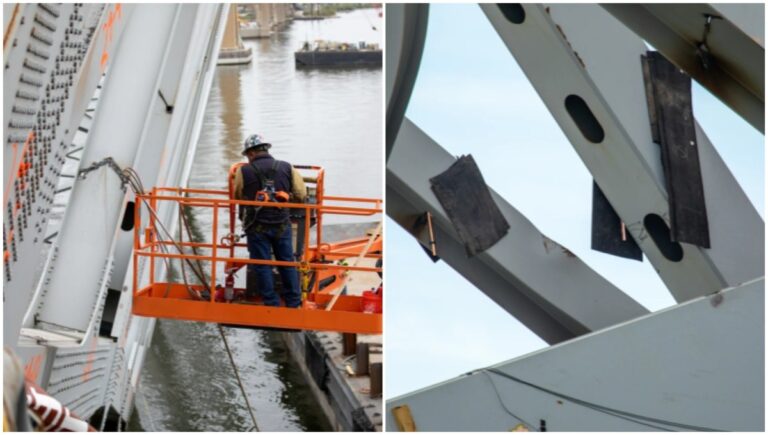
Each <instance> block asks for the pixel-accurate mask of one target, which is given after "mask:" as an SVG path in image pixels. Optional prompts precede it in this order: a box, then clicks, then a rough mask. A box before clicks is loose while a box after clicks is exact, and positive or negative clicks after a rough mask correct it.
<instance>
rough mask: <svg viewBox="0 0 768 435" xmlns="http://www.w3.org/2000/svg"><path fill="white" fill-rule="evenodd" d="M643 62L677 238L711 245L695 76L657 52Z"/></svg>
mask: <svg viewBox="0 0 768 435" xmlns="http://www.w3.org/2000/svg"><path fill="white" fill-rule="evenodd" d="M642 63H643V77H644V79H645V91H646V97H647V99H648V115H649V118H650V121H651V135H652V137H653V141H654V142H655V143H657V144H659V145H661V161H662V168H663V169H664V178H665V181H666V184H667V192H668V194H669V197H668V200H669V217H670V222H671V230H672V231H671V234H672V240H674V241H676V242H685V243H690V244H693V245H697V246H701V247H702V248H709V247H710V243H709V225H708V221H707V208H706V204H705V201H704V186H703V183H702V180H701V165H700V163H699V149H698V146H697V144H696V127H695V126H694V119H693V103H692V97H691V78H690V76H689V75H688V74H686V73H685V72H683V71H681V70H680V69H679V68H677V67H676V66H675V65H673V64H672V63H671V62H670V61H668V60H667V59H666V58H665V57H664V56H662V55H661V53H659V52H656V51H649V52H648V53H647V54H646V55H645V56H642Z"/></svg>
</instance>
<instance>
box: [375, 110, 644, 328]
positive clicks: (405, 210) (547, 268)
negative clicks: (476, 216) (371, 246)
mask: <svg viewBox="0 0 768 435" xmlns="http://www.w3.org/2000/svg"><path fill="white" fill-rule="evenodd" d="M455 161H456V159H455V157H453V156H451V155H450V154H449V153H448V152H447V151H445V150H444V149H443V148H442V147H441V146H440V145H438V144H437V143H435V142H434V141H433V140H432V139H430V138H429V137H428V136H427V135H426V134H425V133H424V132H422V131H421V130H420V129H419V128H418V127H416V126H415V125H413V124H412V123H411V122H410V121H409V120H408V119H406V120H405V121H404V122H403V124H402V126H401V128H400V132H399V134H398V138H397V141H396V143H395V147H394V149H393V152H392V156H391V158H390V160H389V163H388V164H387V193H386V195H387V196H386V200H387V215H389V216H390V217H391V218H393V219H394V220H395V221H396V222H397V223H398V224H399V225H400V226H402V227H403V229H405V230H406V231H409V232H410V233H411V234H412V235H413V236H414V237H416V238H417V239H418V240H419V242H420V243H421V244H422V246H424V247H427V248H429V247H430V244H429V242H430V240H429V238H428V235H427V234H428V232H427V231H423V230H420V231H419V230H417V229H418V226H417V227H414V223H415V222H416V221H417V220H418V219H419V218H420V217H421V216H423V214H424V212H425V211H427V212H429V213H430V214H431V217H432V226H433V230H434V231H433V233H434V234H433V235H434V239H435V240H438V246H437V249H438V252H437V253H438V254H439V255H440V258H441V259H442V260H443V261H445V262H446V263H447V264H449V265H450V266H451V267H453V268H454V269H456V271H458V272H459V273H461V274H462V275H464V277H465V278H467V280H469V281H470V282H472V284H474V285H475V286H477V287H478V289H479V290H481V291H482V292H483V293H485V294H486V295H487V296H488V297H490V298H491V299H492V300H493V301H494V302H496V303H497V304H499V305H500V306H501V307H502V308H503V309H504V310H506V311H508V312H509V313H510V314H512V315H514V316H515V317H516V318H518V319H519V320H520V321H521V322H522V323H523V324H524V325H526V326H527V327H528V328H530V329H531V330H532V331H533V332H534V333H536V334H537V335H539V336H540V337H541V338H542V339H544V340H545V341H547V342H549V343H558V342H561V341H564V340H568V339H570V338H573V337H576V336H579V335H582V334H585V333H588V332H590V331H596V330H599V329H602V328H606V327H608V326H611V325H615V324H616V323H619V322H623V321H626V320H629V319H633V318H635V317H638V316H641V315H643V314H645V313H647V310H646V309H645V308H643V307H642V306H641V305H640V304H638V303H637V302H636V301H635V300H633V299H632V298H630V297H629V296H627V295H626V294H624V293H623V292H622V291H621V290H619V289H618V288H616V287H615V286H613V285H612V284H611V283H609V282H608V281H606V280H605V279H604V278H603V277H601V276H600V275H598V274H597V273H595V272H594V271H593V270H592V269H590V268H589V267H588V266H587V265H585V264H584V263H583V262H582V261H581V260H580V259H579V258H578V257H576V256H575V255H574V254H573V253H572V252H570V251H569V250H568V249H566V248H565V247H563V246H561V245H559V244H558V243H556V242H555V241H553V240H551V239H549V238H548V237H546V236H544V235H542V234H541V233H540V232H539V231H538V230H537V229H536V228H535V227H534V226H533V224H531V222H530V221H528V219H526V218H525V216H523V215H522V214H520V212H518V211H517V210H515V208H514V207H512V206H511V205H510V204H509V203H508V202H507V201H505V200H504V199H503V198H502V197H501V196H499V195H498V194H497V193H496V192H494V191H493V190H492V189H489V191H490V194H491V198H492V200H493V202H495V203H496V205H497V206H498V208H499V211H500V212H501V214H502V216H503V218H504V220H506V221H507V223H508V224H509V227H510V229H509V232H508V233H507V235H506V236H504V237H503V238H501V240H499V241H498V242H496V243H495V244H494V245H493V246H491V247H490V248H488V249H486V250H485V251H482V252H479V253H478V254H477V255H475V256H474V257H471V258H468V257H467V252H466V248H465V245H464V241H463V239H462V238H461V237H459V235H458V234H457V232H456V229H455V227H454V225H453V223H452V221H451V219H450V218H449V216H448V215H447V213H446V212H445V210H444V209H443V207H442V205H441V204H440V202H439V201H438V199H437V197H436V196H435V194H434V193H433V192H432V189H431V183H430V178H431V177H432V176H434V175H437V174H440V173H442V172H444V171H445V170H446V169H447V168H449V167H450V166H451V165H453V163H454V162H455ZM470 200H471V199H470Z"/></svg>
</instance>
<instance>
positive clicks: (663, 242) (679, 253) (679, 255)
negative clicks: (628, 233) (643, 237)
mask: <svg viewBox="0 0 768 435" xmlns="http://www.w3.org/2000/svg"><path fill="white" fill-rule="evenodd" d="M643 225H645V230H646V231H648V234H650V236H651V239H653V243H655V244H656V247H657V248H659V251H661V254H662V255H664V258H666V259H667V260H669V261H673V262H675V263H677V262H678V261H680V260H682V259H683V247H682V246H680V244H679V243H677V242H675V241H673V240H672V237H671V233H670V231H669V226H667V223H666V222H665V221H664V219H662V218H661V216H659V215H657V214H653V213H651V214H649V215H647V216H645V219H643Z"/></svg>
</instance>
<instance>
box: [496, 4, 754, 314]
mask: <svg viewBox="0 0 768 435" xmlns="http://www.w3.org/2000/svg"><path fill="white" fill-rule="evenodd" d="M481 7H482V9H483V10H484V12H485V13H486V15H487V16H488V18H489V20H490V21H491V23H492V25H493V26H494V28H495V29H496V31H497V32H498V34H499V36H500V37H501V38H502V40H503V41H504V42H505V44H506V45H507V47H508V48H509V50H510V52H511V53H512V54H513V55H514V56H515V59H516V60H517V62H518V64H519V65H520V67H521V68H522V70H523V71H524V72H525V74H526V76H527V77H528V79H529V80H530V82H531V83H532V84H533V86H534V88H535V89H536V91H537V92H538V94H539V95H540V96H541V98H542V100H543V101H544V103H545V104H546V106H547V108H548V109H549V111H550V112H551V113H552V115H553V117H554V118H555V120H556V121H557V122H558V124H559V125H560V127H561V128H562V130H563V132H564V133H565V135H566V136H567V137H568V139H569V141H570V142H571V144H572V145H573V147H574V149H575V150H576V152H577V153H578V154H579V156H580V157H581V159H582V161H583V162H584V164H585V165H586V166H587V168H588V169H589V170H590V172H591V173H592V175H593V176H594V178H595V181H596V182H597V184H598V185H599V186H600V188H601V190H602V191H603V192H604V193H605V195H606V197H607V198H608V200H609V201H610V202H611V204H612V205H613V207H614V209H616V212H617V213H618V215H619V216H620V217H621V219H622V220H623V221H624V222H626V223H627V228H628V230H629V233H630V234H631V235H632V237H634V239H635V241H636V242H637V243H638V245H639V246H640V248H641V249H642V250H643V252H644V253H645V255H646V256H647V258H648V259H649V260H650V261H651V263H652V264H653V266H654V268H655V269H656V270H657V271H658V273H659V275H660V276H661V278H662V280H663V281H664V282H665V284H666V285H667V287H668V288H669V290H670V292H671V293H672V295H673V296H674V297H675V299H676V300H677V301H679V302H682V301H686V300H690V299H693V298H696V297H698V296H701V295H705V294H709V293H712V292H714V291H717V290H719V289H721V288H725V287H729V286H734V285H738V284H739V283H742V282H746V281H749V280H752V279H755V278H758V277H761V276H763V274H764V272H763V264H764V250H763V243H762V241H763V236H764V224H763V220H762V219H761V218H760V216H759V215H758V213H757V211H756V210H755V209H754V207H753V206H752V205H751V203H750V202H749V199H748V198H747V197H746V195H745V194H744V192H743V191H742V189H741V187H740V186H739V185H738V182H737V181H736V180H735V179H734V177H733V175H732V174H731V173H730V171H729V170H728V168H727V167H726V165H725V163H724V162H723V161H722V159H721V158H720V156H719V155H718V153H717V151H716V150H715V148H714V147H713V146H712V144H711V143H710V142H709V140H708V139H707V137H706V135H705V134H704V132H703V130H702V129H701V128H700V127H699V126H698V125H696V137H697V143H696V144H695V146H696V147H697V148H698V152H699V158H700V162H701V171H702V179H703V184H704V194H705V200H706V207H707V212H708V218H709V232H710V240H711V249H703V248H699V247H697V246H694V245H689V244H685V243H683V244H681V245H682V250H683V258H682V260H681V261H677V262H675V261H672V260H670V259H667V258H666V257H665V256H664V255H663V254H662V252H661V250H660V249H659V247H657V245H656V244H655V243H654V241H653V240H652V239H651V237H649V233H648V231H647V229H646V228H645V227H644V224H643V220H644V218H645V217H646V216H648V215H649V214H656V215H658V216H661V217H662V218H663V219H664V220H665V221H666V222H667V225H669V206H668V202H667V191H666V187H665V182H664V177H663V172H662V166H661V157H660V150H659V146H658V145H656V144H655V143H653V141H652V139H651V129H650V121H649V117H648V106H647V103H646V97H645V88H644V81H643V75H642V69H641V63H640V56H641V55H643V54H644V53H645V52H646V51H647V47H646V46H645V44H644V43H643V41H642V40H641V39H640V38H638V37H637V36H636V35H634V34H633V33H632V32H631V31H629V30H628V29H627V28H626V27H625V26H623V25H622V24H621V23H620V22H619V21H618V20H616V19H615V18H614V17H612V16H611V15H610V14H608V13H607V12H606V11H605V10H604V9H602V8H601V7H599V6H597V5H576V4H572V5H549V6H543V5H535V4H524V5H522V6H521V8H522V10H523V11H524V20H523V21H522V22H521V23H519V24H516V23H513V22H512V21H510V20H508V19H507V18H506V17H505V16H504V14H503V13H502V11H501V10H500V8H499V7H498V6H497V5H495V4H483V5H481ZM571 95H576V96H578V97H580V98H581V99H582V100H583V101H584V102H585V103H586V106H587V107H588V108H589V109H588V110H590V111H591V113H592V114H593V115H594V117H595V118H596V119H597V121H598V122H599V124H600V125H601V127H602V130H603V131H604V138H603V139H602V140H599V141H598V143H593V142H592V141H590V140H589V139H588V138H587V137H586V136H585V135H584V134H582V132H581V130H580V129H579V126H578V125H577V123H576V122H575V121H574V119H573V118H572V117H571V116H570V115H569V113H568V111H567V109H566V106H565V99H566V98H567V97H568V96H571Z"/></svg>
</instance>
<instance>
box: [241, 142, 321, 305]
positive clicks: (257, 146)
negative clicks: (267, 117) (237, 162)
mask: <svg viewBox="0 0 768 435" xmlns="http://www.w3.org/2000/svg"><path fill="white" fill-rule="evenodd" d="M270 148H272V145H271V144H270V143H267V142H265V141H264V139H263V138H262V137H261V136H259V135H258V134H253V135H250V136H248V138H247V139H246V140H245V143H244V145H243V155H244V156H246V157H247V158H248V164H246V165H243V166H241V167H240V168H239V170H238V171H236V172H235V174H234V184H233V185H234V196H235V199H242V200H251V201H254V200H257V201H270V202H288V201H292V202H304V200H305V199H306V196H307V188H306V186H305V185H304V179H303V178H302V176H301V174H300V173H299V172H298V171H297V170H296V169H295V168H294V167H293V166H292V165H291V164H290V163H288V162H283V161H280V160H276V159H275V158H274V157H272V155H271V154H269V149H270ZM240 219H241V221H242V225H243V230H244V231H245V233H246V236H247V239H248V252H249V254H250V258H252V259H258V260H271V259H272V254H273V253H274V256H275V259H276V260H277V261H294V257H293V240H292V237H291V221H290V215H289V209H287V208H277V207H266V206H264V207H255V206H247V207H240ZM278 270H279V272H280V278H281V281H282V284H283V291H282V295H283V299H284V301H285V306H287V307H291V308H294V307H298V306H300V305H301V289H300V288H299V275H298V273H297V272H296V268H295V267H283V266H280V267H278ZM248 275H251V276H253V275H255V277H256V283H257V287H258V290H259V292H260V293H261V298H262V300H263V301H264V304H265V305H270V306H280V298H279V297H278V295H277V292H275V287H274V279H273V277H272V267H271V266H267V265H256V264H249V265H248ZM248 281H251V279H249V280H248ZM246 287H247V292H248V293H249V296H254V294H253V289H252V286H251V285H247V286H246Z"/></svg>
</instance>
